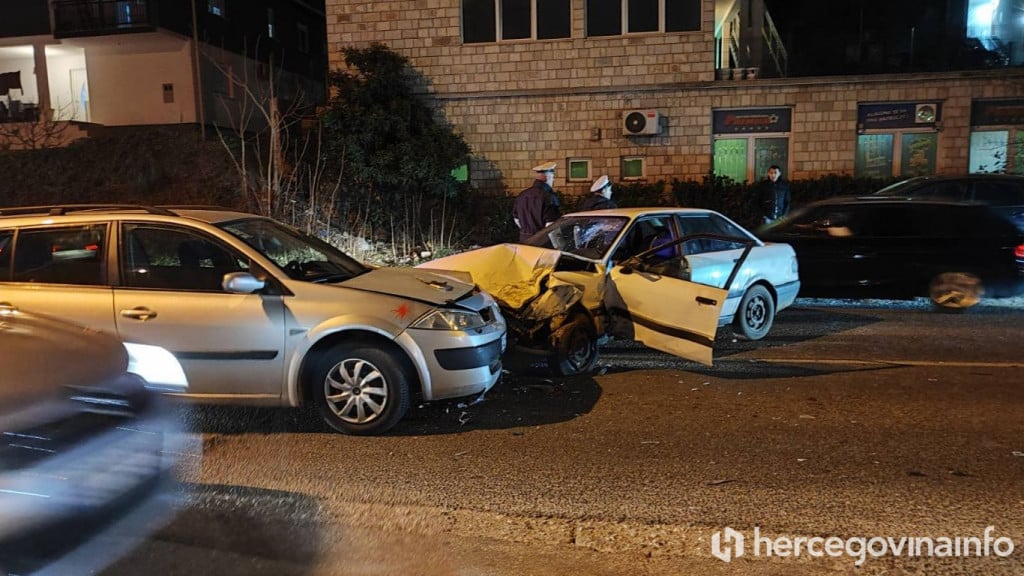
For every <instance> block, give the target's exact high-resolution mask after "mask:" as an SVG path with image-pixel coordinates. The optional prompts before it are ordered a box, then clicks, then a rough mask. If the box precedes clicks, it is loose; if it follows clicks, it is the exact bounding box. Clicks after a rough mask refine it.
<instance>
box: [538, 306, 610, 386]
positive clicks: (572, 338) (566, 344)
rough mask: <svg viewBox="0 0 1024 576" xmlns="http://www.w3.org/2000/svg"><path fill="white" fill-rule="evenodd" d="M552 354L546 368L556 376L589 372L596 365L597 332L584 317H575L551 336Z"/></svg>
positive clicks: (591, 323) (588, 319)
mask: <svg viewBox="0 0 1024 576" xmlns="http://www.w3.org/2000/svg"><path fill="white" fill-rule="evenodd" d="M551 343H552V347H553V348H554V353H553V354H552V355H551V357H550V358H549V359H548V367H549V368H550V369H551V372H552V373H553V374H555V375H557V376H576V375H577V374H586V373H587V372H590V371H591V370H592V369H593V368H594V365H595V364H597V357H598V347H597V331H596V330H594V324H593V322H591V321H590V318H588V317H587V316H585V315H582V314H580V315H577V316H575V317H573V319H572V320H569V321H568V322H566V323H565V324H562V325H561V326H560V327H559V328H558V329H557V330H555V332H554V333H553V334H552V335H551Z"/></svg>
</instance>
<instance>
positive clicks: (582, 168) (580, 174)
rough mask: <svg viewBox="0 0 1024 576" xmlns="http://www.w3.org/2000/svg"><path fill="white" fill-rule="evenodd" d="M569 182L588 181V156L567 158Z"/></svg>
mask: <svg viewBox="0 0 1024 576" xmlns="http://www.w3.org/2000/svg"><path fill="white" fill-rule="evenodd" d="M565 164H566V165H567V166H568V167H569V182H590V158H569V159H568V160H566V162H565Z"/></svg>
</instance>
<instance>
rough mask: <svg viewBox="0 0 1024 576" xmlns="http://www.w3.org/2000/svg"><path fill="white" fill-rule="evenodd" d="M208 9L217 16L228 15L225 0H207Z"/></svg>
mask: <svg viewBox="0 0 1024 576" xmlns="http://www.w3.org/2000/svg"><path fill="white" fill-rule="evenodd" d="M206 9H207V10H209V12H210V14H213V15H215V16H220V17H221V18H223V17H224V16H226V14H225V13H224V0H207V1H206Z"/></svg>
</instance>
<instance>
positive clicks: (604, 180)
mask: <svg viewBox="0 0 1024 576" xmlns="http://www.w3.org/2000/svg"><path fill="white" fill-rule="evenodd" d="M618 207H619V206H618V204H616V203H615V201H614V200H612V182H611V180H609V179H608V177H607V176H601V177H600V178H598V179H597V180H594V184H593V185H592V186H591V187H590V195H589V196H587V199H586V200H584V201H583V204H582V205H580V210H581V211H582V210H604V209H605V208H618Z"/></svg>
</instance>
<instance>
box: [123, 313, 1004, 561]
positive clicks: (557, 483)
mask: <svg viewBox="0 0 1024 576" xmlns="http://www.w3.org/2000/svg"><path fill="white" fill-rule="evenodd" d="M993 303H995V304H998V302H997V301H993V302H989V303H987V304H983V305H981V306H979V307H977V308H975V309H972V310H970V311H968V312H967V313H963V314H948V313H937V312H934V311H931V310H930V309H929V308H928V306H926V305H924V304H923V303H922V304H919V305H914V304H910V305H908V304H902V303H892V302H884V301H873V302H871V301H869V302H867V303H865V304H860V305H835V304H836V303H834V302H824V301H811V300H799V301H798V302H797V305H796V307H794V308H793V309H791V310H788V311H785V312H784V313H782V314H780V315H779V317H778V318H777V324H776V327H775V329H774V331H773V333H772V334H771V336H769V337H768V338H767V339H766V340H764V341H762V342H758V343H751V342H746V341H742V340H736V339H734V338H733V337H732V335H731V333H730V332H729V331H728V330H727V329H723V330H720V333H719V338H718V342H717V345H716V355H715V366H714V367H713V368H706V367H703V366H699V365H696V364H691V363H687V362H684V361H680V360H676V359H673V358H671V357H668V356H665V355H662V354H660V353H655V352H651V351H649V350H646V349H644V348H642V347H639V346H637V345H634V344H631V343H620V342H615V343H611V344H609V345H607V346H606V347H605V348H604V350H603V356H602V360H601V363H600V369H599V370H598V373H597V374H595V375H593V376H592V377H585V376H581V377H574V378H552V377H549V376H547V375H546V374H543V373H541V372H540V370H539V369H538V370H537V372H536V373H534V374H528V375H509V374H506V376H505V377H504V378H503V379H502V381H501V382H500V383H499V384H498V386H497V387H496V388H495V389H494V390H492V391H491V392H490V393H489V394H488V395H487V397H486V399H485V400H484V401H482V402H479V403H476V404H470V403H467V402H446V403H438V404H433V405H425V406H424V405H421V406H414V408H413V409H412V410H411V411H410V415H409V416H408V417H407V418H406V419H405V420H404V421H402V422H401V423H400V424H399V425H398V427H396V428H395V429H394V430H392V431H391V432H390V433H389V434H387V435H385V436H383V437H376V438H358V437H350V436H343V435H339V434H335V433H331V432H328V431H327V430H325V429H324V426H323V425H322V424H321V423H320V422H319V421H318V419H317V418H316V417H315V416H313V415H311V414H309V413H306V412H302V411H289V410H276V409H273V410H272V409H267V410H257V409H241V408H181V409H180V410H181V415H182V416H181V417H182V418H183V419H184V420H185V421H186V422H187V425H188V426H189V427H190V429H191V430H193V431H194V432H195V433H198V434H202V437H203V445H204V450H203V454H202V464H201V465H193V466H192V467H190V468H189V469H188V471H187V473H186V477H185V480H186V481H187V484H186V488H187V490H188V498H187V500H188V505H187V506H186V507H185V508H184V510H183V511H182V513H181V514H180V515H179V516H178V518H177V519H176V520H175V521H174V522H173V523H172V524H170V525H169V526H168V527H166V528H165V529H164V530H163V531H161V532H159V533H157V535H156V536H155V537H154V538H152V539H150V540H149V541H147V542H146V543H145V544H144V545H143V546H142V547H141V548H139V549H138V550H136V551H135V552H134V553H133V554H132V555H131V556H129V557H127V558H125V559H124V560H123V561H122V562H120V563H119V564H117V565H115V566H113V567H112V568H111V569H109V570H108V571H107V572H106V573H105V576H120V575H128V574H139V573H154V574H157V573H158V574H168V575H170V574H193V575H194V574H247V575H253V574H257V575H259V574H267V575H269V574H311V575H319V574H324V575H327V574H339V575H341V574H345V575H347V574H360V575H362V574H366V575H377V574H424V575H435V574H437V575H440V574H494V575H506V574H507V575H526V574H538V575H547V574H551V575H555V574H608V575H611V574H656V575H660V574H665V575H669V574H822V573H840V574H842V573H857V574H893V573H897V574H903V573H910V574H929V575H933V574H980V573H984V574H1020V573H1021V572H1022V571H1024V562H1022V560H1021V558H1022V556H1021V553H1020V551H1019V550H1017V551H1015V552H1014V553H1013V554H1011V555H1009V556H1008V557H1005V558H1003V557H999V555H998V554H996V551H998V550H1001V551H1003V552H1005V551H1006V548H1005V543H1006V538H1010V539H1012V540H1013V542H1014V543H1015V544H1016V546H1017V547H1018V548H1019V546H1020V545H1021V544H1022V543H1024V523H1022V521H1021V511H1022V508H1024V491H1022V489H1021V487H1022V486H1024V482H1022V480H1024V443H1022V442H1024V441H1022V440H1021V437H1022V434H1021V432H1022V429H1024V424H1022V423H1024V386H1022V385H1024V382H1022V379H1021V376H1020V374H1021V369H1022V367H1024V359H1021V357H1020V350H1021V346H1020V342H1021V340H1022V338H1024V327H1022V326H1024V324H1022V320H1024V311H1022V310H1021V309H1019V308H1013V307H1003V306H992V305H991V304H993ZM193 456H198V455H193ZM194 460H195V461H197V462H198V460H199V459H198V458H194ZM989 526H991V527H992V528H991V529H990V531H989V534H990V535H991V537H992V538H993V539H995V538H1002V541H1001V542H1002V544H1003V548H999V547H998V546H996V547H993V548H991V549H990V550H989V556H988V557H984V556H983V557H976V556H977V555H976V554H972V555H971V556H972V557H969V558H927V557H923V556H924V555H925V554H924V553H923V552H921V553H920V556H922V557H909V556H912V554H909V553H908V552H907V551H906V549H904V551H903V554H902V555H898V554H893V553H892V552H891V551H881V552H886V553H877V554H873V553H868V552H865V553H863V554H862V555H861V556H862V557H861V558H860V559H858V557H856V556H851V555H850V554H836V555H829V554H823V553H821V552H822V549H821V547H820V546H819V547H818V549H817V551H818V552H819V554H818V555H817V556H814V555H811V554H808V553H807V549H806V548H805V549H804V553H803V554H801V555H800V556H799V557H794V555H793V553H792V551H791V550H790V551H789V554H786V553H785V552H786V551H782V552H780V553H779V554H777V555H776V556H774V557H771V558H768V557H766V554H765V549H764V547H763V546H762V548H761V549H760V550H759V554H755V550H754V547H753V543H752V539H753V537H754V530H755V528H757V530H758V534H759V535H760V536H761V537H762V538H770V539H772V540H773V541H774V540H775V539H778V538H783V539H788V540H794V541H795V540H797V539H799V538H801V537H803V538H805V539H807V538H814V537H818V538H820V539H827V538H841V539H844V540H845V539H851V538H853V539H857V538H862V539H870V538H874V537H879V538H890V539H892V540H898V539H900V538H903V537H909V538H914V537H930V538H932V539H935V540H938V539H940V538H943V537H945V538H949V539H953V538H957V537H960V538H968V537H974V538H977V539H979V540H983V538H984V536H985V535H986V532H985V530H986V527H989ZM726 527H728V528H731V529H732V530H735V531H738V532H740V533H743V534H746V536H747V539H748V540H747V541H748V544H747V550H746V554H745V555H743V556H733V557H732V558H730V560H731V561H730V562H724V561H723V560H721V559H719V558H716V557H715V556H713V555H712V537H713V535H714V534H715V533H716V532H720V531H723V530H724V529H725V528H726ZM733 544H735V542H734V543H733ZM762 544H763V543H762ZM872 550H875V551H876V552H878V551H879V548H878V547H877V546H876V547H875V548H873V549H872ZM732 551H733V552H734V553H735V549H734V550H732Z"/></svg>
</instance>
